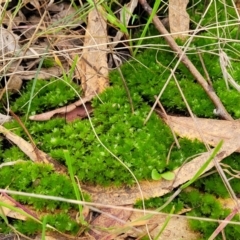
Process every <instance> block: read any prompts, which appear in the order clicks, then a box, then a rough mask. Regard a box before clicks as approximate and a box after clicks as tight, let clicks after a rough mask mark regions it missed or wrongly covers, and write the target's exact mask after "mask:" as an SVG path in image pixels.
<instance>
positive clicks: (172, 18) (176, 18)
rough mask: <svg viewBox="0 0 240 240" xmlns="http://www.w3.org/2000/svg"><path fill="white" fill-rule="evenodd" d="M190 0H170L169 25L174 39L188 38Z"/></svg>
mask: <svg viewBox="0 0 240 240" xmlns="http://www.w3.org/2000/svg"><path fill="white" fill-rule="evenodd" d="M188 2H189V0H169V24H170V32H171V33H173V35H172V36H173V38H181V39H184V38H186V34H187V32H188V31H189V23H190V19H189V15H188V13H187V11H186V8H187V4H188Z"/></svg>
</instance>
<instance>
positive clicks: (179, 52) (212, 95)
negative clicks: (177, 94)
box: [139, 0, 233, 120]
mask: <svg viewBox="0 0 240 240" xmlns="http://www.w3.org/2000/svg"><path fill="white" fill-rule="evenodd" d="M139 3H140V4H141V5H142V7H143V9H144V10H145V11H146V12H147V13H148V14H149V15H151V13H152V8H151V7H150V6H149V5H148V3H147V1H146V0H139ZM152 21H153V24H154V25H155V27H156V29H157V30H158V31H159V32H160V33H161V34H163V37H164V39H165V40H166V41H167V43H168V44H169V46H170V48H171V49H172V50H173V51H174V52H176V54H177V56H178V58H179V59H180V60H181V62H182V63H183V64H184V65H185V66H186V67H187V68H188V69H189V71H190V72H191V74H192V75H193V76H194V77H195V79H196V80H197V81H198V83H199V84H200V85H201V86H202V88H203V89H204V90H205V92H206V93H207V94H208V96H209V97H210V99H211V100H212V102H213V103H214V105H215V106H216V108H217V110H218V111H219V112H221V117H222V118H223V119H226V120H233V118H232V117H231V116H230V114H229V113H228V112H227V110H226V109H225V107H224V106H223V104H222V102H221V101H220V99H219V98H218V96H217V94H216V93H215V92H214V90H213V88H212V87H211V86H209V84H208V83H207V81H206V80H205V79H204V77H203V76H202V75H201V73H200V72H199V71H198V70H197V68H196V67H195V66H194V64H193V63H192V62H191V61H190V60H189V58H188V57H187V56H186V54H185V53H184V52H183V51H182V50H181V48H180V47H179V46H178V45H177V43H176V42H175V41H174V39H173V38H172V36H171V35H170V34H169V32H168V31H167V30H166V28H165V27H164V26H163V24H162V23H161V21H160V20H159V18H158V17H157V16H156V15H155V16H154V17H153V20H152Z"/></svg>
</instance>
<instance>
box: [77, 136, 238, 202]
mask: <svg viewBox="0 0 240 240" xmlns="http://www.w3.org/2000/svg"><path fill="white" fill-rule="evenodd" d="M239 148H240V135H239V134H236V135H233V136H232V138H231V139H229V140H226V141H225V142H224V143H223V146H222V148H221V150H220V152H219V153H218V154H217V156H216V157H215V160H216V161H218V162H220V161H221V160H223V159H224V158H226V157H227V156H229V155H230V154H232V153H233V152H234V151H236V149H239ZM212 152H213V150H212V151H210V152H205V153H203V154H202V155H201V156H199V157H196V158H194V159H193V160H192V161H191V162H188V163H186V164H185V165H183V166H181V167H180V168H178V169H176V170H174V171H173V172H174V174H175V175H176V178H175V179H174V180H173V181H167V180H164V179H162V180H160V181H143V182H140V186H141V189H142V192H143V196H144V198H146V199H147V198H150V197H160V196H163V195H165V194H167V193H169V192H171V191H172V189H173V188H176V187H178V186H180V185H181V184H183V183H185V182H187V181H189V180H190V179H192V178H193V177H194V175H195V174H196V173H197V171H198V170H199V169H200V168H201V166H202V165H203V164H204V163H205V162H206V161H207V159H208V158H209V156H210V155H211V153H212ZM213 167H214V162H213V161H212V162H211V163H210V164H209V165H208V167H207V168H206V170H205V172H206V171H208V170H210V169H211V168H213ZM81 186H82V189H84V190H85V191H87V192H88V193H89V194H90V195H91V198H92V200H93V201H94V202H98V203H101V204H112V205H125V204H133V203H135V202H136V200H139V199H141V194H140V192H139V189H138V187H137V186H136V185H135V186H133V187H127V186H123V187H121V188H117V187H111V188H103V187H100V186H90V185H83V184H82V185H81Z"/></svg>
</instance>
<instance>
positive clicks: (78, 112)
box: [56, 103, 93, 122]
mask: <svg viewBox="0 0 240 240" xmlns="http://www.w3.org/2000/svg"><path fill="white" fill-rule="evenodd" d="M85 107H86V108H87V112H88V114H90V113H92V112H93V108H92V107H91V103H86V104H85ZM87 112H86V111H85V108H84V106H77V107H76V108H75V109H73V110H72V111H70V112H67V113H59V114H56V117H60V118H64V119H66V121H67V122H72V121H74V120H75V119H83V118H86V117H87V116H88V115H87Z"/></svg>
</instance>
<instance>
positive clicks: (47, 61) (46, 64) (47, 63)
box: [42, 58, 56, 68]
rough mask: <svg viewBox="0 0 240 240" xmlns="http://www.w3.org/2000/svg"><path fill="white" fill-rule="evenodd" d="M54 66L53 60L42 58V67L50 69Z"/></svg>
mask: <svg viewBox="0 0 240 240" xmlns="http://www.w3.org/2000/svg"><path fill="white" fill-rule="evenodd" d="M55 65H56V62H55V61H54V59H53V58H44V60H43V63H42V67H44V68H51V67H54V66H55Z"/></svg>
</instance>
